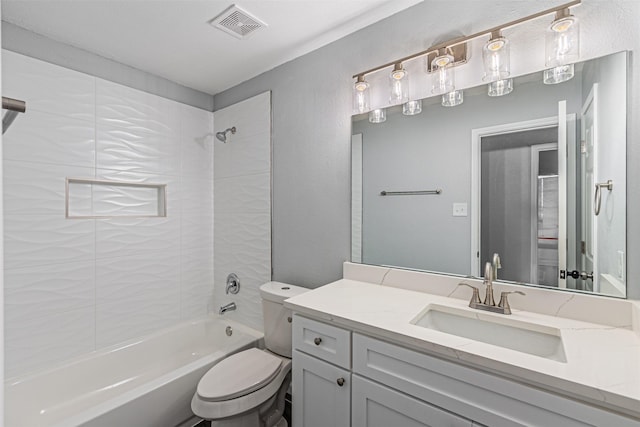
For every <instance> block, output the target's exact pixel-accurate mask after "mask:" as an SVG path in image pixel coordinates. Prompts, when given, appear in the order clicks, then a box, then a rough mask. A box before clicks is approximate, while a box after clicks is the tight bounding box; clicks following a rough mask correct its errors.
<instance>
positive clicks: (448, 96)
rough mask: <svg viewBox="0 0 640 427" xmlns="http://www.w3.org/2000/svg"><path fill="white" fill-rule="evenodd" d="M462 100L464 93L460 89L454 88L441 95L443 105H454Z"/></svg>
mask: <svg viewBox="0 0 640 427" xmlns="http://www.w3.org/2000/svg"><path fill="white" fill-rule="evenodd" d="M463 102H464V93H463V92H462V91H461V90H454V91H451V92H449V93H445V94H444V95H442V106H443V107H455V106H457V105H460V104H462V103H463Z"/></svg>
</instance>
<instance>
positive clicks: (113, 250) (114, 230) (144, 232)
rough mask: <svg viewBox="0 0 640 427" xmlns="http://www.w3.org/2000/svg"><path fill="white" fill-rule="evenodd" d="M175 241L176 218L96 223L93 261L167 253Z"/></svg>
mask: <svg viewBox="0 0 640 427" xmlns="http://www.w3.org/2000/svg"><path fill="white" fill-rule="evenodd" d="M179 241H180V218H179V217H167V218H110V219H97V220H96V259H102V258H111V257H122V256H128V255H138V254H144V255H148V254H150V253H152V252H157V251H162V250H164V251H169V252H170V251H174V250H175V249H176V248H177V247H178V246H177V245H176V242H179Z"/></svg>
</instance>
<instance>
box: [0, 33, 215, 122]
mask: <svg viewBox="0 0 640 427" xmlns="http://www.w3.org/2000/svg"><path fill="white" fill-rule="evenodd" d="M2 48H3V49H7V50H11V51H13V52H17V53H21V54H23V55H26V56H30V57H32V58H36V59H41V60H43V61H47V62H50V63H52V64H56V65H60V66H62V67H65V68H70V69H72V70H76V71H80V72H82V73H85V74H89V75H92V76H96V77H99V78H101V79H105V80H109V81H112V82H115V83H119V84H122V85H125V86H128V87H131V88H134V89H138V90H142V91H145V92H148V93H152V94H154V95H158V96H162V97H164V98H168V99H172V100H174V101H178V102H181V103H183V104H187V105H191V106H194V107H197V108H202V109H203V110H207V111H213V96H212V95H209V94H206V93H202V92H199V91H197V90H195V89H191V88H188V87H186V86H182V85H179V84H178V83H174V82H172V81H170V80H167V79H164V78H162V77H158V76H156V75H153V74H150V73H147V72H144V71H141V70H139V69H137V68H133V67H130V66H128V65H124V64H121V63H119V62H116V61H113V60H111V59H108V58H105V57H103V56H99V55H96V54H95V53H91V52H88V51H86V50H82V49H79V48H76V47H73V46H70V45H67V44H64V43H60V42H57V41H55V40H52V39H50V38H47V37H44V36H41V35H39V34H36V33H34V32H32V31H29V30H26V29H24V28H22V27H19V26H17V25H15V24H11V23H8V22H4V21H3V22H2Z"/></svg>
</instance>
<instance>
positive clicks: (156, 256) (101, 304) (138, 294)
mask: <svg viewBox="0 0 640 427" xmlns="http://www.w3.org/2000/svg"><path fill="white" fill-rule="evenodd" d="M179 279H180V259H179V249H178V248H176V249H174V250H171V251H160V252H157V251H156V252H145V253H141V254H136V255H130V256H127V257H119V258H106V259H100V260H97V261H96V310H97V311H96V344H97V346H98V348H99V347H104V346H107V345H111V344H113V343H116V342H119V341H124V340H127V339H129V338H132V337H136V336H140V335H142V334H145V333H149V332H152V331H155V330H159V329H162V328H163V327H166V326H168V325H171V324H173V323H176V322H177V321H179V319H180V303H179V301H180V280H179Z"/></svg>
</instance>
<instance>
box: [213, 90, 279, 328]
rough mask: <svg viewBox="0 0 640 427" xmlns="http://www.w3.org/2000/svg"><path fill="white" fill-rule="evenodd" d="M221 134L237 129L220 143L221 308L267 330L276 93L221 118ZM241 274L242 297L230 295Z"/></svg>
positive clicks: (217, 258)
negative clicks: (232, 277) (232, 306)
mask: <svg viewBox="0 0 640 427" xmlns="http://www.w3.org/2000/svg"><path fill="white" fill-rule="evenodd" d="M214 116H215V124H216V126H215V127H216V131H218V132H219V131H224V130H225V129H228V128H231V127H234V126H235V128H236V133H235V135H232V134H231V133H229V134H227V137H228V142H227V143H226V144H223V143H221V142H220V141H217V140H216V142H215V145H214V146H215V149H214V150H215V153H214V158H215V168H214V170H215V179H214V182H215V190H214V191H215V236H216V238H215V245H214V252H215V283H216V286H215V290H214V293H215V297H214V301H215V308H216V310H217V308H218V307H219V306H221V305H223V304H227V303H229V302H232V301H233V302H235V303H236V304H237V306H238V309H237V310H236V311H232V312H228V313H226V314H225V315H224V316H225V317H229V318H231V319H234V320H237V321H239V322H241V323H243V324H245V325H248V326H251V327H253V328H255V329H258V330H262V329H263V327H262V305H261V300H260V292H259V287H260V285H261V284H263V283H265V282H268V281H269V280H271V93H270V92H264V93H262V94H260V95H257V96H254V97H253V98H249V99H247V100H245V101H242V102H238V103H237V104H234V105H231V106H229V107H227V108H224V109H222V110H219V111H216V112H215V114H214ZM229 273H236V274H237V275H238V277H239V278H240V293H238V294H237V295H231V294H228V295H227V294H225V283H226V277H227V275H228V274H229Z"/></svg>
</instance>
